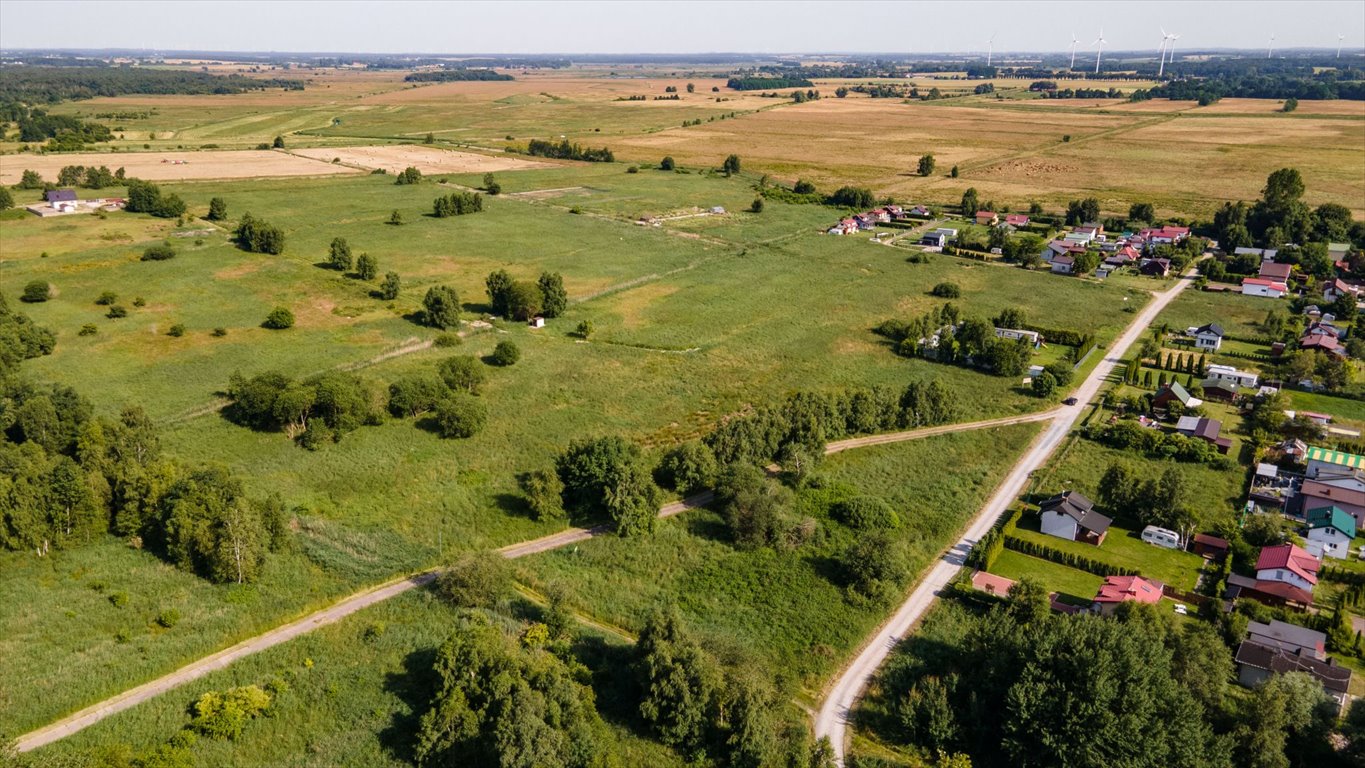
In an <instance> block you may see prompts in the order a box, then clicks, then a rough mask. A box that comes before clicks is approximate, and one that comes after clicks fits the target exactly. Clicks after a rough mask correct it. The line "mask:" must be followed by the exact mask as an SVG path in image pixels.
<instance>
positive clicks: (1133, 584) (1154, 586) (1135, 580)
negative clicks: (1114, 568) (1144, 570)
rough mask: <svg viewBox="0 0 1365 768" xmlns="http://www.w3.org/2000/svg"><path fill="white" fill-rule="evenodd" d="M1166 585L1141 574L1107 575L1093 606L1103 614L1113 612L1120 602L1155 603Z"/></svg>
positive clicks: (1159, 598)
mask: <svg viewBox="0 0 1365 768" xmlns="http://www.w3.org/2000/svg"><path fill="white" fill-rule="evenodd" d="M1164 590H1165V587H1164V586H1163V585H1162V583H1161V582H1159V581H1152V580H1151V579H1144V578H1142V577H1141V576H1106V577H1105V579H1104V583H1103V584H1101V585H1100V590H1099V592H1097V593H1096V594H1095V599H1094V600H1093V601H1092V603H1091V606H1092V607H1093V608H1094V610H1095V611H1097V612H1098V613H1101V614H1105V615H1108V614H1111V613H1113V612H1114V609H1115V608H1116V607H1118V606H1119V604H1120V603H1144V604H1147V605H1155V604H1156V603H1157V602H1158V601H1160V600H1161V594H1162V592H1163V591H1164Z"/></svg>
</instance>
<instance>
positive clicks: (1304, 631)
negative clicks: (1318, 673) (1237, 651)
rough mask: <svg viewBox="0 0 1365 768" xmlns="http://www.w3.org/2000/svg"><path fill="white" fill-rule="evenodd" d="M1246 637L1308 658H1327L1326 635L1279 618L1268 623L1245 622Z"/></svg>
mask: <svg viewBox="0 0 1365 768" xmlns="http://www.w3.org/2000/svg"><path fill="white" fill-rule="evenodd" d="M1246 639H1247V640H1250V641H1251V642H1253V643H1256V644H1258V645H1264V646H1266V647H1267V648H1278V649H1280V650H1282V651H1289V652H1290V653H1297V654H1300V655H1302V656H1307V657H1308V658H1310V659H1318V660H1322V659H1326V658H1327V635H1325V634H1323V633H1321V632H1319V631H1317V630H1316V629H1309V628H1308V627H1301V626H1299V625H1298V624H1290V623H1288V622H1284V621H1280V620H1279V619H1271V620H1270V623H1268V624H1264V623H1261V622H1259V621H1250V622H1247V636H1246Z"/></svg>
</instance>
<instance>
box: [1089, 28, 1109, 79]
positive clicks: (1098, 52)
mask: <svg viewBox="0 0 1365 768" xmlns="http://www.w3.org/2000/svg"><path fill="white" fill-rule="evenodd" d="M1107 42H1109V41H1108V40H1105V39H1104V27H1100V36H1099V37H1097V38H1095V42H1093V43H1091V45H1095V46H1099V47H1098V48H1096V49H1095V74H1097V75H1098V74H1099V73H1100V55H1101V54H1103V53H1104V44H1105V43H1107Z"/></svg>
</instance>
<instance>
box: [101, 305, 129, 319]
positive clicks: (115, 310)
mask: <svg viewBox="0 0 1365 768" xmlns="http://www.w3.org/2000/svg"><path fill="white" fill-rule="evenodd" d="M104 316H105V317H107V318H109V319H110V320H118V319H120V318H124V317H127V316H128V310H127V308H125V307H122V306H120V305H118V304H115V305H114V306H112V307H110V308H109V311H108V312H105V313H104Z"/></svg>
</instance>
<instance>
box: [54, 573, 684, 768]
mask: <svg viewBox="0 0 1365 768" xmlns="http://www.w3.org/2000/svg"><path fill="white" fill-rule="evenodd" d="M513 610H516V611H521V612H524V611H525V609H524V608H521V607H520V606H513ZM454 619H455V613H454V612H453V611H451V610H450V609H449V608H447V607H445V605H444V604H442V603H440V602H439V601H437V600H435V599H433V598H432V597H431V595H430V594H429V593H428V592H426V591H419V592H411V593H408V594H405V595H402V596H400V597H397V598H395V599H394V600H392V601H389V602H387V603H383V604H380V605H378V606H375V607H373V608H370V609H368V610H366V611H364V612H362V613H360V614H357V615H355V616H352V617H350V618H348V619H346V620H344V621H342V622H340V623H338V624H335V625H333V626H329V627H325V628H323V629H321V630H319V631H317V632H314V633H312V634H309V635H306V636H304V637H302V638H300V639H298V640H296V641H294V642H290V643H287V644H285V645H282V646H278V647H276V648H272V649H270V650H269V651H266V652H264V653H261V654H258V655H255V656H252V657H249V658H247V659H244V660H242V661H240V662H238V663H236V664H234V665H233V666H232V667H230V668H228V669H226V670H222V671H220V672H215V673H212V674H210V675H208V676H206V677H204V678H202V679H200V680H197V681H195V682H193V683H190V684H188V685H186V686H184V687H182V688H178V689H176V690H174V691H172V692H170V693H168V694H166V695H164V696H162V697H160V698H158V699H155V700H153V701H151V702H149V703H147V704H144V705H142V706H139V707H135V708H133V709H131V710H129V711H127V712H123V713H121V714H119V715H116V716H114V717H112V718H109V719H108V720H105V721H103V722H101V723H99V724H97V725H95V726H92V727H91V728H89V729H87V730H85V731H82V732H81V733H79V734H77V735H75V736H73V737H71V738H69V739H66V740H64V741H61V742H57V743H56V744H54V745H52V746H49V747H46V748H44V749H43V750H41V751H39V752H38V753H36V757H37V758H39V759H48V760H52V761H58V760H61V759H81V758H89V757H91V756H95V755H101V756H103V755H111V756H112V755H118V754H121V753H123V752H124V751H125V750H128V749H131V750H132V751H133V752H140V751H142V750H146V749H149V748H151V747H154V746H156V745H157V744H160V743H163V742H164V741H165V740H166V739H168V738H170V736H171V735H172V734H174V733H175V732H176V731H177V730H179V729H180V728H181V727H182V726H183V725H184V724H185V723H186V722H188V719H189V718H188V716H187V715H186V714H185V710H186V708H187V707H188V706H189V704H190V703H191V702H193V701H194V700H195V699H196V698H198V696H199V695H201V694H202V693H204V692H206V691H210V690H223V689H225V688H230V687H234V686H239V685H252V684H255V685H263V684H265V683H266V682H268V681H269V680H271V679H272V678H275V677H280V678H283V679H285V680H287V681H288V682H289V684H290V689H289V690H288V692H286V693H284V694H282V695H280V696H279V697H277V699H276V702H275V705H274V708H273V712H272V716H271V717H268V718H260V719H257V720H255V721H253V722H252V723H251V724H249V725H248V726H247V727H246V728H245V730H244V731H243V733H242V735H241V736H240V737H239V738H237V739H236V740H233V741H227V740H211V739H200V740H198V742H197V743H196V745H195V747H194V753H195V763H194V764H195V765H196V766H200V768H218V767H219V766H222V767H223V768H227V767H228V766H239V765H271V766H337V767H338V768H341V767H345V768H386V767H387V766H395V767H396V766H407V765H411V764H412V762H411V760H412V746H413V743H414V741H415V734H416V729H417V719H418V717H419V716H420V715H421V713H422V712H423V711H424V710H425V709H426V706H427V702H428V700H429V697H430V696H431V693H432V691H431V685H432V683H431V678H430V676H429V674H428V671H429V669H430V663H431V659H432V656H433V654H434V652H435V649H436V648H437V647H438V646H439V645H440V644H441V643H442V642H444V641H445V639H446V638H447V637H448V636H449V635H450V631H451V629H450V628H451V624H452V622H453V620H454ZM376 630H378V631H377V632H376ZM622 650H623V645H622V641H621V640H620V639H619V638H616V637H614V636H613V635H610V634H597V633H591V632H590V631H585V632H584V636H583V638H582V640H581V641H580V643H579V656H580V658H581V659H582V660H583V661H584V662H585V663H586V664H587V665H588V666H589V668H590V669H592V670H593V672H594V674H595V675H596V676H597V678H598V682H597V686H598V687H599V688H602V686H603V683H602V679H603V677H604V676H605V675H608V674H609V667H607V666H606V665H607V664H608V663H615V661H616V660H617V659H618V658H619V655H620V653H621V652H622ZM608 679H609V678H608ZM609 688H610V684H608V688H605V689H602V690H599V700H598V708H599V710H600V711H602V712H603V715H604V717H605V718H606V719H607V721H608V723H609V724H611V725H612V726H613V727H612V734H613V736H614V741H615V742H616V747H617V749H618V751H619V753H620V754H621V757H622V761H623V762H622V764H623V765H654V766H661V767H664V768H669V767H671V766H681V765H682V763H681V761H680V760H679V758H678V757H677V756H675V755H674V754H673V753H672V752H670V751H669V750H667V749H664V748H662V747H660V746H658V745H657V744H654V743H652V742H650V741H647V740H645V739H643V738H641V737H639V736H636V735H634V733H633V732H632V731H631V729H630V728H629V727H628V726H626V725H625V724H624V717H623V708H625V707H628V706H629V702H624V701H616V700H613V699H612V698H611V696H610V693H611V692H612V691H611V690H609Z"/></svg>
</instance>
